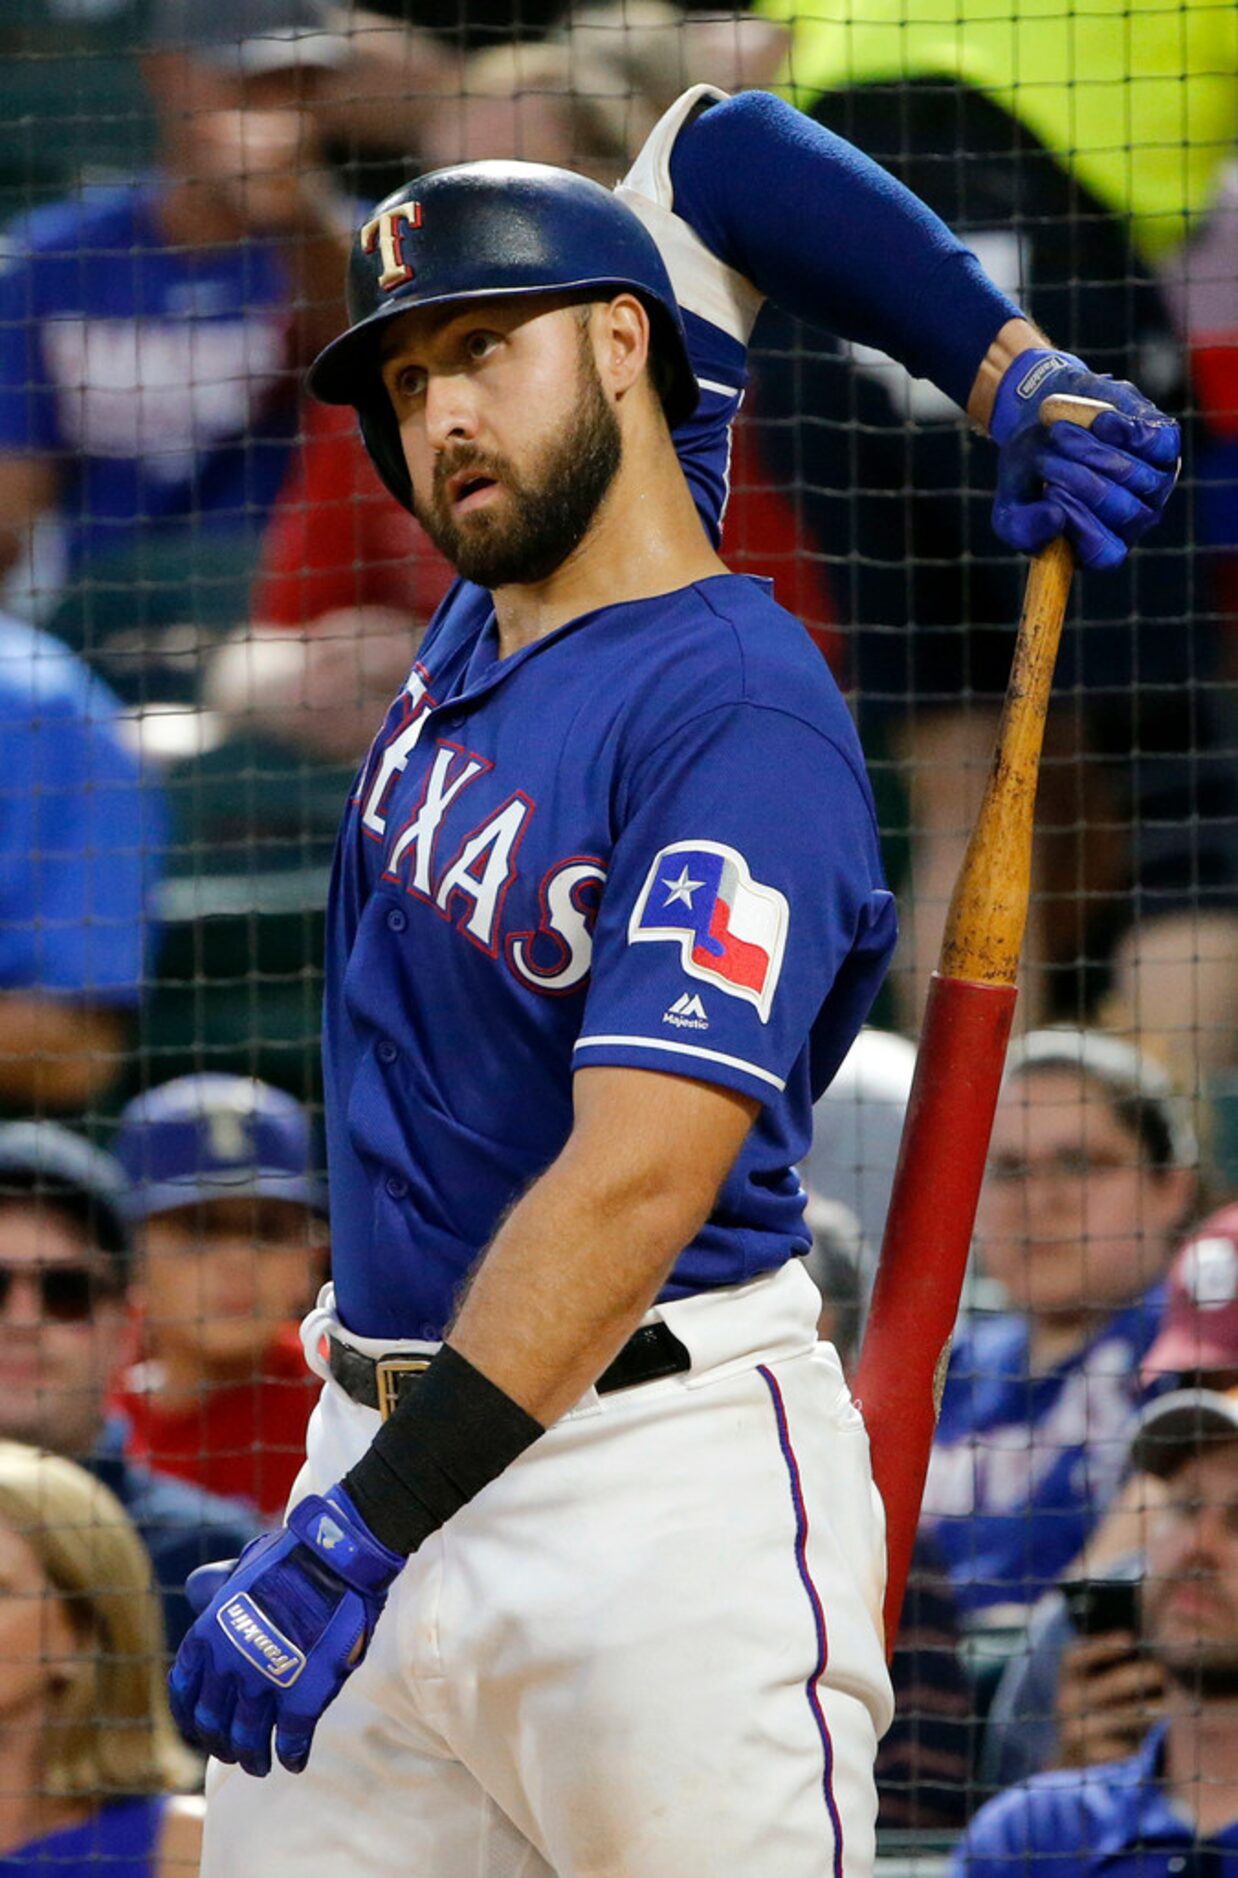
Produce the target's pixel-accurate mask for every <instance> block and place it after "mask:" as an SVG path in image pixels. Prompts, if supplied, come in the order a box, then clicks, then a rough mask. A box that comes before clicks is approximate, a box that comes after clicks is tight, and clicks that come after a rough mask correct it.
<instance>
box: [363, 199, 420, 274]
mask: <svg viewBox="0 0 1238 1878" xmlns="http://www.w3.org/2000/svg"><path fill="white" fill-rule="evenodd" d="M420 227H421V204H420V202H402V203H401V204H400V206H399V208H397V209H383V210H381V211H380V212H379V214H377V215H375V216H374V217H373V218H372V219H371V220H370V221H368V222H366V223H365V224H364V226H363V227H362V230H361V252H362V253H363V254H373V252H374V250H375V248H377V249H378V254H379V259H380V260H381V261H382V264H383V266H382V272H381V273H380V274H379V276H378V284H379V286H380V287H381V288H382V290H383V292H384V293H390V292H391V290H392V288H393V287H402V286H403V285H404V283H405V281H406V280H411V279H412V278H413V272H414V269H413V264H412V262H411V261H410V260H409V259H408V258H407V256H406V255H405V253H404V236H405V235H406V234H407V233H408V231H409V230H410V229H412V228H420Z"/></svg>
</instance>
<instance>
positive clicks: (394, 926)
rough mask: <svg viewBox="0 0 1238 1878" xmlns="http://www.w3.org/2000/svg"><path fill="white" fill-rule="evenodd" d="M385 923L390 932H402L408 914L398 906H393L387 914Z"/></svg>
mask: <svg viewBox="0 0 1238 1878" xmlns="http://www.w3.org/2000/svg"><path fill="white" fill-rule="evenodd" d="M387 925H388V927H389V928H390V930H391V931H392V932H403V931H404V928H405V927H406V926H407V925H408V914H407V913H405V912H404V911H402V909H401V908H400V907H398V906H393V907H392V909H391V911H390V913H388V915H387Z"/></svg>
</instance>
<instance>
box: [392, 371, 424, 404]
mask: <svg viewBox="0 0 1238 1878" xmlns="http://www.w3.org/2000/svg"><path fill="white" fill-rule="evenodd" d="M425 388H426V375H425V371H424V369H423V367H422V366H420V365H401V366H399V367H398V368H397V370H396V371H395V373H394V374H393V377H392V386H391V389H392V391H393V392H394V394H395V396H396V397H398V398H403V399H406V400H407V399H409V398H419V397H420V396H421V394H422V392H423V391H424V390H425Z"/></svg>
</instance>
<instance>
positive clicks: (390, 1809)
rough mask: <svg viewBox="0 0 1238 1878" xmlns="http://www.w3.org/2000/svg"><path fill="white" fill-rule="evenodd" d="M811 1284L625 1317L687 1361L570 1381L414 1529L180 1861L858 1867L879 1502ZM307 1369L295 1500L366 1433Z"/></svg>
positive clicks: (876, 1638)
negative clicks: (404, 1562)
mask: <svg viewBox="0 0 1238 1878" xmlns="http://www.w3.org/2000/svg"><path fill="white" fill-rule="evenodd" d="M818 1303H819V1300H818V1297H817V1293H816V1290H815V1288H814V1286H813V1285H812V1282H811V1280H810V1279H809V1278H808V1276H807V1274H806V1273H805V1272H804V1271H803V1268H802V1267H801V1266H800V1265H799V1264H798V1262H796V1263H793V1264H792V1265H790V1266H788V1267H787V1268H786V1269H784V1270H783V1271H781V1272H779V1273H777V1274H775V1275H772V1276H770V1277H766V1278H762V1279H758V1280H756V1281H754V1282H753V1283H751V1284H748V1285H744V1286H741V1287H737V1288H735V1289H732V1290H729V1291H725V1292H720V1293H712V1294H707V1295H703V1296H700V1297H696V1298H689V1299H684V1300H682V1301H680V1302H674V1303H670V1304H667V1305H664V1306H661V1307H659V1308H658V1309H657V1310H656V1311H655V1312H654V1313H652V1315H653V1316H661V1317H663V1318H665V1320H666V1321H667V1322H668V1323H669V1324H670V1325H671V1327H672V1329H673V1330H674V1332H675V1334H676V1336H677V1337H679V1338H680V1339H681V1340H682V1341H683V1342H684V1343H685V1344H686V1345H687V1347H688V1349H689V1350H690V1352H691V1354H692V1359H693V1363H692V1370H691V1373H690V1374H688V1375H684V1376H673V1377H668V1378H666V1379H665V1380H662V1381H659V1382H651V1383H645V1384H643V1385H641V1386H639V1387H637V1388H634V1389H630V1390H624V1391H621V1392H617V1393H615V1394H612V1395H607V1396H601V1397H599V1396H597V1395H596V1394H595V1393H594V1392H593V1391H590V1393H589V1395H588V1396H587V1397H586V1398H585V1399H584V1401H582V1402H581V1403H580V1404H579V1405H578V1406H577V1407H576V1408H575V1409H574V1410H572V1412H571V1413H570V1414H569V1415H567V1416H565V1417H564V1418H563V1419H562V1421H560V1422H559V1423H557V1424H556V1426H555V1427H554V1428H552V1429H551V1430H550V1431H549V1432H548V1433H547V1434H546V1435H545V1437H544V1438H543V1439H541V1440H539V1441H538V1442H536V1443H535V1445H534V1446H533V1447H532V1448H530V1449H529V1450H528V1451H527V1452H526V1453H525V1454H524V1455H522V1456H521V1458H520V1459H519V1460H518V1461H517V1462H516V1463H515V1465H514V1466H512V1467H510V1468H509V1469H508V1470H507V1472H506V1473H504V1474H503V1475H501V1476H500V1477H499V1479H497V1480H495V1481H494V1482H492V1483H491V1485H490V1486H488V1487H487V1488H486V1489H485V1490H484V1491H483V1492H482V1493H481V1494H479V1495H478V1496H477V1498H476V1499H475V1500H474V1501H472V1502H471V1504H470V1505H468V1506H466V1507H465V1508H463V1510H462V1511H461V1512H459V1513H458V1514H456V1516H455V1517H454V1518H453V1519H452V1520H451V1521H450V1522H449V1524H448V1525H447V1526H446V1527H445V1528H444V1529H443V1530H442V1531H440V1532H438V1533H436V1534H435V1535H434V1536H433V1537H432V1538H431V1539H430V1540H428V1541H427V1543H426V1544H425V1545H424V1546H423V1547H422V1548H421V1550H420V1551H419V1552H418V1553H417V1554H416V1555H415V1556H414V1557H413V1558H412V1559H411V1560H410V1562H409V1565H408V1567H407V1569H406V1570H405V1572H404V1573H403V1575H402V1577H401V1578H400V1579H399V1581H398V1582H397V1584H396V1585H395V1586H394V1587H393V1590H392V1593H391V1597H390V1600H389V1603H388V1605H387V1609H386V1611H385V1612H384V1614H383V1616H382V1618H381V1620H380V1622H379V1624H378V1627H377V1630H376V1632H375V1636H374V1640H373V1642H372V1644H371V1647H370V1651H369V1654H368V1656H367V1657H366V1660H365V1661H364V1663H363V1664H362V1665H361V1667H360V1668H359V1669H358V1670H357V1671H356V1673H355V1674H354V1675H353V1676H352V1677H351V1678H350V1680H349V1681H348V1683H347V1684H346V1685H345V1688H344V1691H343V1693H342V1694H341V1695H340V1697H339V1699H338V1700H337V1701H336V1702H335V1703H334V1704H333V1706H332V1707H331V1708H330V1709H328V1710H327V1712H326V1714H325V1715H324V1717H323V1719H322V1721H321V1722H320V1723H319V1726H318V1731H317V1734H316V1736H315V1740H314V1747H313V1752H312V1754H311V1756H310V1762H309V1767H308V1769H307V1771H306V1772H305V1773H304V1774H302V1775H300V1776H293V1775H291V1774H287V1773H285V1772H284V1771H283V1769H282V1768H280V1767H278V1766H277V1767H276V1769H275V1771H274V1772H273V1773H272V1774H271V1775H270V1776H269V1777H268V1778H267V1779H265V1780H255V1779H252V1778H251V1777H250V1776H249V1775H247V1774H244V1773H242V1772H241V1771H240V1770H239V1769H238V1768H235V1767H224V1766H220V1765H216V1764H213V1765H212V1767H211V1770H210V1775H209V1779H208V1784H207V1797H208V1805H207V1824H206V1847H205V1853H204V1857H203V1862H202V1872H203V1874H204V1878H305V1874H306V1873H307V1872H313V1873H316V1874H321V1875H322V1878H373V1875H374V1874H380V1875H383V1878H387V1875H390V1878H394V1875H395V1874H418V1875H423V1878H546V1875H547V1874H550V1875H551V1878H866V1875H867V1874H869V1873H870V1872H871V1870H872V1865H873V1853H874V1824H875V1819H876V1810H877V1808H876V1796H875V1790H874V1784H873V1758H874V1754H875V1750H876V1744H877V1740H878V1738H879V1736H880V1735H881V1733H882V1732H883V1731H884V1729H885V1728H886V1727H887V1725H888V1723H889V1719H890V1714H891V1709H892V1700H891V1693H890V1685H889V1680H888V1677H887V1674H886V1669H885V1662H884V1656H883V1651H882V1646H881V1625H880V1608H881V1598H882V1592H883V1587H884V1574H885V1551H884V1522H883V1518H882V1512H881V1507H880V1502H879V1500H878V1496H877V1493H876V1490H875V1488H874V1486H873V1483H872V1475H871V1471H870V1467H869V1458H868V1439H867V1436H866V1434H865V1431H864V1428H863V1424H862V1422H861V1420H860V1416H859V1414H858V1413H857V1411H856V1409H855V1408H854V1406H853V1404H852V1402H851V1399H850V1397H849V1395H848V1393H847V1389H846V1386H845V1384H844V1381H843V1377H842V1371H841V1369H840V1366H839V1363H838V1359H837V1357H836V1355H835V1353H834V1351H833V1349H832V1347H831V1346H829V1345H828V1344H818V1343H817V1342H816V1340H815V1323H816V1315H817V1309H818ZM324 1328H331V1329H333V1330H334V1331H335V1332H336V1334H340V1332H339V1326H338V1325H337V1324H336V1323H335V1320H334V1319H333V1317H332V1316H331V1314H330V1309H329V1300H328V1308H327V1309H326V1310H322V1309H320V1310H318V1311H315V1312H313V1313H311V1316H310V1317H309V1318H308V1319H307V1320H306V1323H305V1326H304V1337H305V1344H306V1352H307V1356H308V1357H309V1359H310V1362H311V1367H313V1368H315V1369H316V1370H318V1372H319V1373H324V1366H323V1363H322V1359H321V1356H320V1355H319V1354H318V1350H317V1345H318V1341H319V1338H320V1336H321V1333H322V1331H323V1329H324ZM348 1341H350V1342H352V1343H353V1344H354V1345H355V1346H356V1347H357V1348H359V1349H362V1350H365V1351H367V1352H368V1353H369V1354H371V1355H378V1354H382V1353H384V1352H386V1351H390V1350H393V1349H397V1348H400V1347H401V1346H399V1345H396V1344H392V1343H390V1342H382V1341H374V1340H367V1339H363V1338H355V1337H349V1338H348ZM408 1348H409V1349H410V1350H417V1349H424V1348H425V1346H424V1345H420V1346H419V1345H409V1346H408ZM324 1380H325V1385H326V1386H325V1388H324V1390H323V1394H322V1397H321V1400H320V1402H319V1404H318V1406H317V1408H316V1409H315V1411H314V1415H313V1419H312V1421H311V1424H310V1430H309V1439H308V1460H307V1464H306V1467H305V1469H304V1470H303V1472H302V1475H301V1478H300V1480H299V1482H298V1488H297V1491H298V1492H310V1491H317V1492H322V1491H324V1490H325V1489H326V1488H327V1487H329V1486H330V1485H331V1484H332V1483H333V1482H334V1481H336V1480H338V1479H339V1477H340V1476H341V1475H342V1474H343V1473H345V1472H346V1471H347V1470H348V1468H349V1467H350V1466H351V1465H352V1464H353V1463H354V1462H355V1461H356V1459H357V1458H358V1456H359V1455H360V1454H361V1453H362V1451H363V1450H364V1449H365V1448H366V1447H367V1446H368V1444H369V1442H370V1441H371V1440H372V1438H373V1436H374V1433H375V1431H376V1429H377V1427H378V1416H377V1414H376V1413H375V1412H374V1411H373V1410H370V1409H366V1408H362V1407H359V1406H358V1405H357V1404H356V1403H354V1402H352V1401H351V1400H350V1399H349V1397H348V1396H346V1395H345V1394H344V1392H343V1391H342V1390H341V1389H340V1387H339V1385H338V1384H336V1383H335V1382H334V1381H333V1380H330V1379H328V1378H326V1377H325V1375H324ZM294 1497H295V1496H294Z"/></svg>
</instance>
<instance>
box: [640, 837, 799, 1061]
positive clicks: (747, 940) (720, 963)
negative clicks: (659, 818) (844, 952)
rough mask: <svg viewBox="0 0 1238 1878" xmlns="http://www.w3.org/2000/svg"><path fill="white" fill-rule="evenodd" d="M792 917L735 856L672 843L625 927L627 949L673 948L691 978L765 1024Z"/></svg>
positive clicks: (716, 848) (715, 847) (708, 846)
mask: <svg viewBox="0 0 1238 1878" xmlns="http://www.w3.org/2000/svg"><path fill="white" fill-rule="evenodd" d="M790 917H791V910H790V908H789V906H788V905H787V900H786V896H785V894H781V893H779V891H778V889H777V888H776V887H766V886H763V885H762V884H761V882H760V881H757V880H754V879H753V878H752V875H751V874H750V873H749V871H748V863H747V861H745V859H744V857H743V855H742V854H740V853H738V852H737V851H736V850H735V849H734V848H726V847H723V845H722V844H721V842H717V841H675V842H672V843H671V845H670V847H668V848H663V849H662V850H661V852H660V853H659V854H658V855H657V856H656V857H655V859H654V863H653V866H652V867H651V868H650V870H649V873H648V874H647V876H646V878H645V884H644V886H643V887H642V888H641V891H640V897H639V899H638V900H637V902H636V905H635V907H634V908H633V910H632V917H631V919H630V920H629V921H628V939H629V942H630V943H632V944H633V945H635V944H637V943H638V942H639V941H642V940H659V939H674V940H677V941H678V942H679V955H680V960H681V963H682V965H683V968H684V970H685V971H686V972H687V973H688V974H689V975H690V976H691V977H693V978H703V979H705V981H706V982H707V983H708V984H711V985H718V986H720V987H721V989H722V990H723V991H725V992H728V993H729V994H730V996H731V997H734V998H744V999H746V1001H747V1002H748V1003H749V1004H755V1005H756V1008H757V1011H758V1013H759V1014H760V1018H761V1022H762V1023H763V1024H766V1023H768V1022H769V1013H770V1006H771V1004H772V1002H773V997H774V990H775V987H776V986H777V984H778V974H779V972H780V971H781V970H782V955H783V951H784V950H785V948H786V943H787V926H788V924H789V922H790ZM672 1009H674V1007H673V1006H672Z"/></svg>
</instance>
